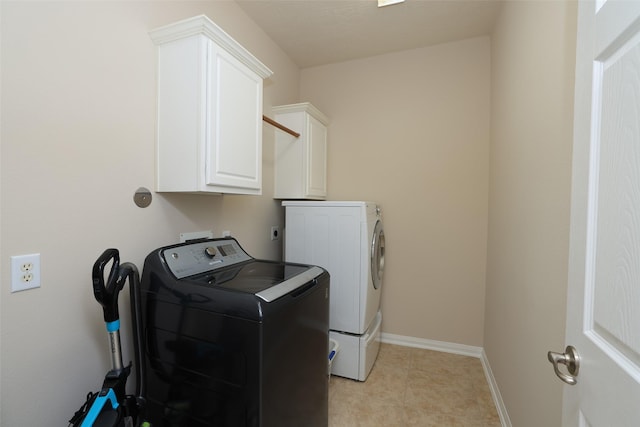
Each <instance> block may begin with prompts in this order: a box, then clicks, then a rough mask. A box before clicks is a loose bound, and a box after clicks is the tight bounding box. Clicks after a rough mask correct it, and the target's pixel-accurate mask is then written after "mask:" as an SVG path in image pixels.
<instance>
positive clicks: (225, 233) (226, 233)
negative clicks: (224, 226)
mask: <svg viewBox="0 0 640 427" xmlns="http://www.w3.org/2000/svg"><path fill="white" fill-rule="evenodd" d="M222 237H231V231H230V230H224V231H223V232H222Z"/></svg>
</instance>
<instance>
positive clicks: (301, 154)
mask: <svg viewBox="0 0 640 427" xmlns="http://www.w3.org/2000/svg"><path fill="white" fill-rule="evenodd" d="M273 114H274V119H275V120H276V121H277V122H278V123H280V124H282V125H284V126H286V127H287V128H289V129H291V130H293V131H295V132H297V133H299V134H300V137H299V138H296V137H295V136H292V135H289V134H288V133H285V132H281V131H276V139H275V165H274V167H275V184H274V196H273V197H274V198H275V199H312V200H323V199H326V197H327V126H328V124H329V119H328V118H327V117H326V116H325V115H324V114H322V113H321V112H320V111H319V110H318V109H317V108H315V107H314V106H313V105H311V104H310V103H308V102H304V103H300V104H292V105H282V106H279V107H273Z"/></svg>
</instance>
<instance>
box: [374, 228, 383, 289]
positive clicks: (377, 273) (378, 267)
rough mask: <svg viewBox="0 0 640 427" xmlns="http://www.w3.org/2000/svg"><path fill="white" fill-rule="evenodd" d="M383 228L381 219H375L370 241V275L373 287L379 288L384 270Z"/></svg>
mask: <svg viewBox="0 0 640 427" xmlns="http://www.w3.org/2000/svg"><path fill="white" fill-rule="evenodd" d="M384 246H385V243H384V230H383V229H382V221H380V220H378V221H376V226H375V228H374V229H373V240H372V242H371V277H372V279H373V287H374V288H375V289H380V286H382V273H383V272H384Z"/></svg>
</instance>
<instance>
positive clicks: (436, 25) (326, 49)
mask: <svg viewBox="0 0 640 427" xmlns="http://www.w3.org/2000/svg"><path fill="white" fill-rule="evenodd" d="M236 2H237V3H238V5H239V6H240V7H241V8H242V9H243V10H244V11H245V13H247V15H249V17H250V18H251V19H253V20H254V21H255V22H256V24H257V25H258V26H259V27H260V28H262V30H263V31H264V32H265V33H267V35H268V36H269V37H271V38H272V39H273V40H274V41H275V42H276V43H277V44H278V45H279V46H280V47H281V48H282V49H283V50H284V51H285V52H286V53H287V54H288V55H289V57H290V58H291V59H292V60H293V61H294V62H295V63H296V64H297V65H298V66H299V67H300V68H307V67H313V66H318V65H324V64H331V63H335V62H342V61H348V60H351V59H357V58H365V57H369V56H375V55H381V54H384V53H389V52H396V51H401V50H406V49H415V48H420V47H425V46H430V45H435V44H439V43H446V42H451V41H456V40H463V39H466V38H471V37H478V36H483V35H488V34H490V33H491V30H492V28H493V24H494V22H495V20H496V18H497V16H498V14H499V11H500V1H499V0H406V1H405V2H404V3H399V4H395V5H390V6H385V7H381V8H378V4H377V1H376V0H236Z"/></svg>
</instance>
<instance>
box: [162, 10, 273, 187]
mask: <svg viewBox="0 0 640 427" xmlns="http://www.w3.org/2000/svg"><path fill="white" fill-rule="evenodd" d="M150 35H151V38H152V39H153V41H154V43H155V44H156V45H157V46H158V128H157V152H156V191H159V192H190V193H236V194H261V192H262V87H263V79H265V78H267V77H269V76H270V75H271V74H272V72H271V70H269V69H268V68H267V67H266V66H264V65H263V64H262V63H261V62H260V61H258V60H257V59H256V58H255V57H254V56H253V55H251V54H250V53H249V52H248V51H247V50H246V49H244V48H243V47H242V46H241V45H239V44H238V43H237V42H236V41H235V40H233V39H232V38H231V37H230V36H229V35H228V34H227V33H225V32H224V31H223V30H222V29H220V28H219V27H218V26H217V25H216V24H214V23H213V22H212V21H211V20H210V19H209V18H207V17H206V16H204V15H202V16H196V17H194V18H190V19H186V20H184V21H180V22H177V23H175V24H171V25H167V26H165V27H162V28H158V29H156V30H153V31H151V33H150Z"/></svg>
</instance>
